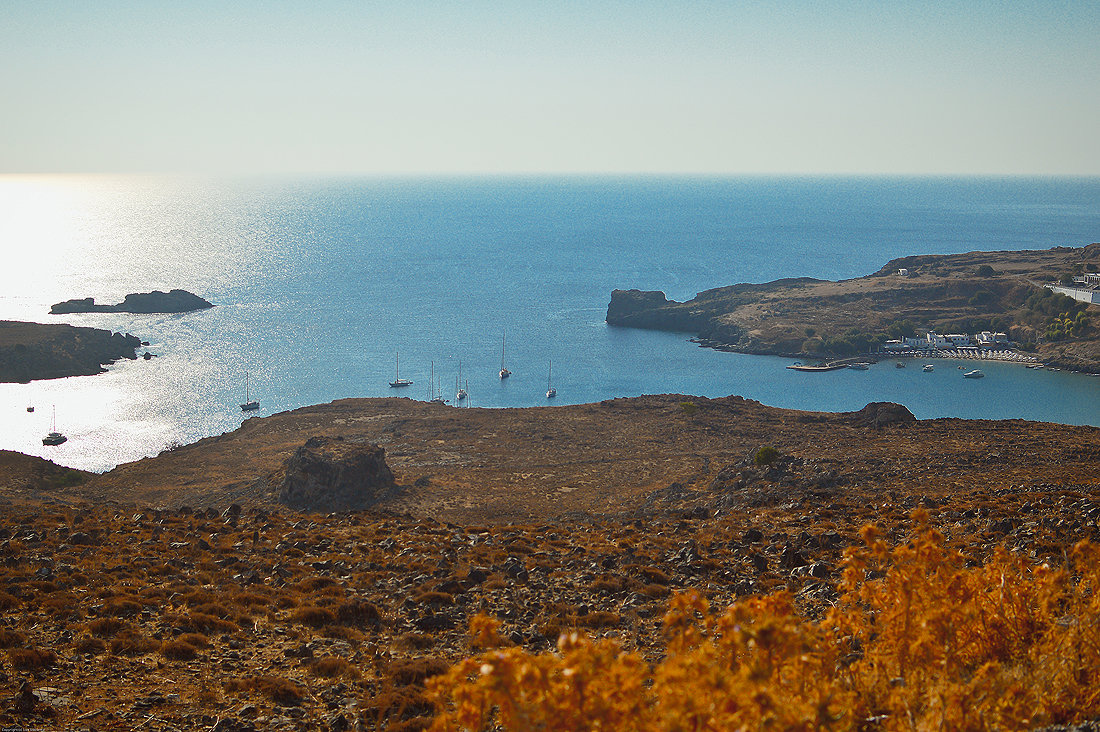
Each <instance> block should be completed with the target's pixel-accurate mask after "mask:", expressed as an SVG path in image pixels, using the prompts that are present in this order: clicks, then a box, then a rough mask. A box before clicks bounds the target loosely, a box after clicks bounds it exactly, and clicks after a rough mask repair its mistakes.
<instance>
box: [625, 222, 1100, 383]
mask: <svg viewBox="0 0 1100 732" xmlns="http://www.w3.org/2000/svg"><path fill="white" fill-rule="evenodd" d="M1098 271H1100V244H1092V245H1090V246H1087V247H1055V248H1053V249H1048V250H1041V251H1017V252H969V253H966V254H951V255H921V256H911V257H902V258H900V259H895V260H892V261H890V262H889V263H887V264H886V265H885V266H884V267H882V269H880V270H879V271H877V272H875V273H874V274H870V275H866V276H864V277H858V278H855V279H850V280H840V281H836V282H832V281H826V280H817V279H812V278H808V277H801V278H793V279H781V280H775V281H774V282H767V283H763V284H737V285H732V286H729V287H719V288H716V289H713V290H707V291H705V292H701V293H699V294H698V295H696V296H695V297H694V298H692V299H691V300H688V301H687V302H676V301H672V300H668V299H667V298H666V297H665V294H664V293H663V292H646V291H640V290H615V291H614V292H613V293H612V294H611V302H610V304H609V305H608V308H607V322H608V324H610V325H617V326H626V327H634V328H652V329H657V330H667V331H677V332H688V333H694V334H696V335H697V336H698V338H699V341H700V343H702V344H703V345H706V346H709V347H713V348H719V349H724V350H735V351H741V352H744V353H757V354H772V355H796V356H810V357H822V358H826V357H837V356H848V355H854V354H857V353H866V352H867V351H868V350H869V349H873V348H875V347H876V346H879V345H881V344H883V343H884V342H885V341H887V340H890V339H904V338H906V337H913V336H924V335H925V334H926V333H927V332H928V331H939V332H940V333H960V334H970V333H979V332H982V331H987V332H995V333H1003V335H1004V337H1005V340H1008V341H1011V342H1012V343H1014V344H1015V345H1016V347H1017V348H1019V349H1022V350H1025V351H1027V352H1030V353H1032V354H1034V355H1036V356H1037V357H1039V358H1040V359H1042V360H1044V361H1045V362H1047V363H1049V364H1052V365H1058V366H1062V367H1065V368H1071V369H1075V370H1080V371H1089V372H1100V327H1098V326H1100V319H1098V318H1097V316H1098V315H1100V305H1097V304H1096V303H1097V302H1100V292H1098V291H1097V290H1096V288H1095V284H1090V283H1091V282H1092V280H1090V279H1089V278H1093V279H1096V278H1097V275H1096V273H1097V272H1098ZM1075 297H1076V299H1075Z"/></svg>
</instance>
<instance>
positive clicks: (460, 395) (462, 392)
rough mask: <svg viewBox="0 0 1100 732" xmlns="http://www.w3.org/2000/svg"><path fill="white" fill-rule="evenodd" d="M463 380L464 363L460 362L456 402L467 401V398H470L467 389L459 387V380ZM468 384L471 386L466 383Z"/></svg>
mask: <svg viewBox="0 0 1100 732" xmlns="http://www.w3.org/2000/svg"><path fill="white" fill-rule="evenodd" d="M461 378H462V362H461V361H459V362H458V373H457V374H456V375H455V401H456V402H460V401H462V400H463V399H465V398H466V397H467V396H469V394H468V392H467V391H466V388H465V387H460V386H459V385H458V380H459V379H461ZM466 383H467V384H469V382H466Z"/></svg>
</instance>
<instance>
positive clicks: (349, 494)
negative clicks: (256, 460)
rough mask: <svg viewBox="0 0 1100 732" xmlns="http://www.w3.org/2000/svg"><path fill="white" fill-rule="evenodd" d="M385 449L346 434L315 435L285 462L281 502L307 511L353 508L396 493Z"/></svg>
mask: <svg viewBox="0 0 1100 732" xmlns="http://www.w3.org/2000/svg"><path fill="white" fill-rule="evenodd" d="M397 490H398V488H397V485H396V484H395V483H394V481H393V473H392V472H391V471H390V468H389V466H388V465H386V451H385V450H383V449H382V448H381V447H379V446H378V445H372V444H367V443H362V442H351V441H348V440H345V439H344V438H342V437H311V438H310V439H309V440H307V441H306V444H304V445H302V446H301V447H300V448H298V450H297V451H296V452H295V453H294V455H293V456H292V457H291V458H290V459H289V460H288V461H287V463H286V477H285V478H284V479H283V482H282V485H281V486H280V487H279V498H278V500H279V503H282V504H284V505H287V506H290V507H292V508H299V509H305V510H309V511H323V512H329V511H354V510H359V509H364V508H369V507H371V506H374V505H376V504H378V503H380V502H381V501H384V500H386V499H387V498H390V497H392V496H393V495H395V494H396V492H397Z"/></svg>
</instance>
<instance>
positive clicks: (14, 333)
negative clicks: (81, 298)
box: [0, 320, 141, 383]
mask: <svg viewBox="0 0 1100 732" xmlns="http://www.w3.org/2000/svg"><path fill="white" fill-rule="evenodd" d="M140 345H141V340H140V339H138V338H137V337H135V336H132V335H130V334H126V335H123V334H122V333H112V332H111V331H109V330H100V329H99V328H79V327H76V326H72V325H46V324H42V323H24V322H19V321H10V320H7V321H0V381H2V382H13V381H14V382H24V383H25V382H28V381H33V380H36V379H60V378H63V377H66V376H90V375H92V374H98V373H101V372H103V371H105V370H106V369H104V368H103V366H104V365H105V364H109V363H114V362H115V361H117V360H118V359H120V358H130V359H133V358H137V348H138V347H139V346H140Z"/></svg>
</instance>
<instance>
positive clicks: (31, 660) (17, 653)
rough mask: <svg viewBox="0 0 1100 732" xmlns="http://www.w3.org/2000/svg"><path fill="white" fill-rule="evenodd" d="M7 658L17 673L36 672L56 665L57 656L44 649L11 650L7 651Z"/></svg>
mask: <svg viewBox="0 0 1100 732" xmlns="http://www.w3.org/2000/svg"><path fill="white" fill-rule="evenodd" d="M8 658H10V659H11V665H12V666H13V667H14V668H15V670H17V671H37V670H39V669H43V668H52V667H53V666H56V665H57V654H56V653H54V652H53V651H51V650H48V649H45V648H13V649H12V650H9V651H8Z"/></svg>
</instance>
